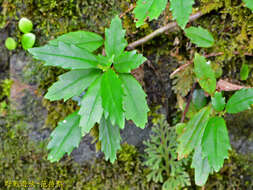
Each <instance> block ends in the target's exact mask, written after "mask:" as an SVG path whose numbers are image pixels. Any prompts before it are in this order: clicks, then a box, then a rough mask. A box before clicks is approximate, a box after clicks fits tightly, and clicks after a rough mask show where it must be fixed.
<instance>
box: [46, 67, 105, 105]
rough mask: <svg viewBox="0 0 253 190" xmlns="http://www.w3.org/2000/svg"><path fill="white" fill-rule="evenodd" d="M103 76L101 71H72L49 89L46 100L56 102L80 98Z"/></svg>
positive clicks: (62, 76)
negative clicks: (74, 97) (75, 97)
mask: <svg viewBox="0 0 253 190" xmlns="http://www.w3.org/2000/svg"><path fill="white" fill-rule="evenodd" d="M100 74H101V72H100V71H99V70H95V69H87V70H72V71H69V72H67V73H65V74H63V75H61V76H60V77H59V80H58V81H57V82H56V83H54V84H53V85H52V86H51V87H50V88H49V89H48V92H47V94H46V95H45V98H47V99H49V100H51V101H54V100H60V99H64V101H66V100H68V99H69V98H71V97H73V96H79V95H80V94H81V93H82V92H83V91H84V90H85V89H86V88H87V87H88V86H90V84H91V83H92V82H93V81H94V80H95V79H96V78H97V77H98V76H99V75H100Z"/></svg>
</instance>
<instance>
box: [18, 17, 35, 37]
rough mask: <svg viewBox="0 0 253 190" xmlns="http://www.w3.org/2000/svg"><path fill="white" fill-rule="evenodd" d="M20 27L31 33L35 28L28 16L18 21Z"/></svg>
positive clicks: (23, 30)
mask: <svg viewBox="0 0 253 190" xmlns="http://www.w3.org/2000/svg"><path fill="white" fill-rule="evenodd" d="M18 28H19V30H20V31H21V32H23V33H25V34H26V33H29V32H31V31H32V29H33V23H32V21H30V20H29V19H28V18H25V17H24V18H21V19H20V20H19V22H18Z"/></svg>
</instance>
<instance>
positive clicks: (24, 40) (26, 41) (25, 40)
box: [21, 33, 36, 50]
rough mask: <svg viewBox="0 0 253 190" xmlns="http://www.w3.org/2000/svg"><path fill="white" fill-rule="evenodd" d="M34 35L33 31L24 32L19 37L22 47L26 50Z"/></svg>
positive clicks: (30, 45) (33, 40)
mask: <svg viewBox="0 0 253 190" xmlns="http://www.w3.org/2000/svg"><path fill="white" fill-rule="evenodd" d="M35 39H36V36H35V35H34V34H33V33H27V34H24V35H23V36H22V38H21V44H22V47H23V48H24V49H25V50H27V49H29V48H32V47H33V45H34V43H35Z"/></svg>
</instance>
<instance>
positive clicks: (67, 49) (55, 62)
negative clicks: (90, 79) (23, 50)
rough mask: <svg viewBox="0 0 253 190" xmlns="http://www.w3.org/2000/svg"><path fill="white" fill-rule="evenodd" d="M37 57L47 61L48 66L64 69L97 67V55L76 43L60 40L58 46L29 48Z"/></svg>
mask: <svg viewBox="0 0 253 190" xmlns="http://www.w3.org/2000/svg"><path fill="white" fill-rule="evenodd" d="M28 51H29V52H30V53H31V54H32V55H33V56H34V57H35V58H37V59H40V60H43V61H45V62H46V63H45V65H46V66H58V67H62V68H64V69H91V68H96V66H97V64H98V63H97V58H96V56H95V55H93V54H91V53H90V52H88V51H86V50H85V49H80V48H78V47H76V46H75V45H68V44H65V43H63V42H59V44H58V46H50V45H45V46H43V47H38V48H32V49H29V50H28Z"/></svg>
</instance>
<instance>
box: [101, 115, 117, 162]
mask: <svg viewBox="0 0 253 190" xmlns="http://www.w3.org/2000/svg"><path fill="white" fill-rule="evenodd" d="M99 140H100V141H101V150H102V151H103V152H104V153H105V159H106V160H108V159H110V162H111V163H114V161H115V160H116V155H117V150H119V149H120V140H121V137H120V131H119V128H118V127H117V126H113V125H112V124H111V122H110V120H109V119H105V117H104V116H103V117H102V118H101V121H100V125H99Z"/></svg>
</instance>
